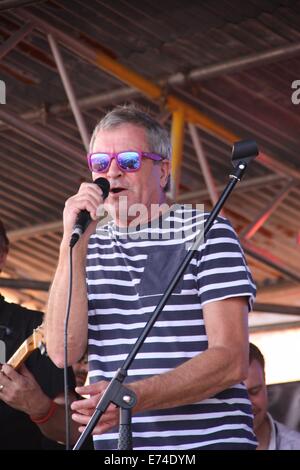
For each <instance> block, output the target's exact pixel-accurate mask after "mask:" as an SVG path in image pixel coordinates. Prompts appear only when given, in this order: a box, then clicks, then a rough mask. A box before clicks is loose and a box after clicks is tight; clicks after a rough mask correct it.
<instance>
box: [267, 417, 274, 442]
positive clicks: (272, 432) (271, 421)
mask: <svg viewBox="0 0 300 470" xmlns="http://www.w3.org/2000/svg"><path fill="white" fill-rule="evenodd" d="M267 416H268V418H269V423H270V426H271V435H270V441H269V446H268V450H276V428H275V423H274V419H273V418H272V416H271V415H270V414H269V413H267Z"/></svg>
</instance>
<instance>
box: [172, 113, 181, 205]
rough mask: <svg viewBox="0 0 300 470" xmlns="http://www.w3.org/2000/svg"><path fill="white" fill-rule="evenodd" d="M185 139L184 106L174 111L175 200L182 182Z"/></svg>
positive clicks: (173, 184)
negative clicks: (181, 171) (181, 172)
mask: <svg viewBox="0 0 300 470" xmlns="http://www.w3.org/2000/svg"><path fill="white" fill-rule="evenodd" d="M183 141H184V111H183V109H182V108H179V109H178V110H176V111H174V112H173V118H172V130H171V142H172V160H171V161H172V179H171V195H172V198H173V199H174V200H176V196H177V193H178V189H179V184H180V170H181V162H182V149H183Z"/></svg>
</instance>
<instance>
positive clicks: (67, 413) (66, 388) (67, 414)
mask: <svg viewBox="0 0 300 470" xmlns="http://www.w3.org/2000/svg"><path fill="white" fill-rule="evenodd" d="M72 287H73V247H72V246H70V250H69V284H68V297H67V298H68V301H67V307H66V315H65V322H64V396H65V426H66V450H70V430H71V424H70V407H69V402H70V400H69V380H68V325H69V318H70V309H71V299H72Z"/></svg>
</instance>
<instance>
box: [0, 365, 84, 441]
mask: <svg viewBox="0 0 300 470" xmlns="http://www.w3.org/2000/svg"><path fill="white" fill-rule="evenodd" d="M0 380H1V384H2V385H3V389H2V391H1V394H0V398H1V400H3V401H4V402H5V403H6V404H7V405H9V406H11V407H12V408H14V409H16V410H19V411H23V412H24V413H26V414H27V415H28V416H30V417H31V418H33V419H40V418H42V417H45V416H46V415H47V414H48V411H49V409H50V407H51V403H52V400H51V399H50V398H49V397H48V396H47V395H46V394H45V393H44V392H43V390H42V389H41V387H40V386H39V384H38V383H37V382H36V380H35V378H34V376H33V375H32V374H31V372H30V371H29V370H28V369H27V368H26V366H24V365H23V366H22V367H21V368H20V370H19V372H17V371H16V370H14V369H13V368H12V367H11V366H9V365H7V364H4V365H3V367H2V369H1V377H0ZM75 398H76V395H75V393H73V394H70V402H72V401H73V400H74V399H75ZM54 401H55V402H56V403H57V404H58V406H57V408H55V411H54V412H53V413H52V414H51V416H50V417H49V419H48V420H47V421H46V422H45V423H42V424H36V425H37V426H38V427H39V428H40V430H41V432H42V433H43V434H44V435H45V436H46V437H48V438H49V439H52V440H54V441H58V442H64V441H65V405H64V402H63V401H62V399H61V397H57V398H55V399H54ZM78 437H79V430H78V426H77V425H76V424H75V423H74V422H72V424H71V433H70V440H71V442H72V443H75V442H76V440H77V438H78Z"/></svg>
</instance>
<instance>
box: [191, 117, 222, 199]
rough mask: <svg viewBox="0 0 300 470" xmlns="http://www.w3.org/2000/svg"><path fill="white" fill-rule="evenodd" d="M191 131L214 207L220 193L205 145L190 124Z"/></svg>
mask: <svg viewBox="0 0 300 470" xmlns="http://www.w3.org/2000/svg"><path fill="white" fill-rule="evenodd" d="M188 126H189V131H190V134H191V138H192V142H193V145H194V147H195V150H196V154H197V157H198V161H199V164H200V167H201V170H202V174H203V177H204V180H205V183H206V186H207V189H208V193H209V197H210V199H211V202H212V204H213V205H215V204H216V203H217V201H218V199H219V196H218V191H217V188H216V184H215V181H214V178H213V175H212V173H211V170H210V167H209V164H208V161H207V158H206V157H205V154H204V150H203V145H202V143H201V141H200V139H199V135H198V134H197V129H196V127H195V126H194V125H193V124H191V123H189V125H188Z"/></svg>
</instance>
